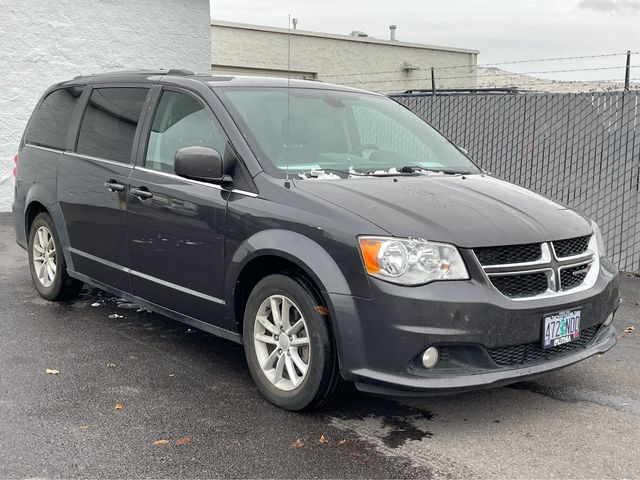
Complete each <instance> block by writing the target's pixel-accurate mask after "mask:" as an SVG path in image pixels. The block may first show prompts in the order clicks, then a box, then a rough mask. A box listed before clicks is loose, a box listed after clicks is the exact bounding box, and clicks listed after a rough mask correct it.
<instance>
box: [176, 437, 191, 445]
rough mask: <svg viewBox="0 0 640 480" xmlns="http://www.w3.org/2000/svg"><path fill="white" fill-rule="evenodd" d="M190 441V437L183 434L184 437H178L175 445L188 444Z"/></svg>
mask: <svg viewBox="0 0 640 480" xmlns="http://www.w3.org/2000/svg"><path fill="white" fill-rule="evenodd" d="M190 443H191V437H189V436H186V435H185V436H184V437H180V438H179V439H178V441H177V442H176V445H178V446H180V447H181V446H183V445H189V444H190Z"/></svg>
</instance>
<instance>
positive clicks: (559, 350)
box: [487, 325, 600, 365]
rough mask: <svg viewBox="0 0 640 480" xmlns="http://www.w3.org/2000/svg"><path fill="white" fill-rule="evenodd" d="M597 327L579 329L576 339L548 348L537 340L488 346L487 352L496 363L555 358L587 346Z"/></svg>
mask: <svg viewBox="0 0 640 480" xmlns="http://www.w3.org/2000/svg"><path fill="white" fill-rule="evenodd" d="M599 328H600V325H594V326H593V327H589V328H585V329H584V330H581V331H580V337H579V338H577V339H576V340H574V341H572V342H569V343H565V344H563V345H558V346H557V347H551V348H548V349H544V348H542V341H539V342H535V343H526V344H522V345H514V346H511V347H501V348H488V349H487V352H489V356H490V357H491V359H492V360H493V361H494V362H496V363H497V364H498V365H524V364H527V363H536V362H544V361H550V360H555V359H556V358H559V357H563V356H565V355H569V354H571V353H574V352H576V351H578V350H581V349H585V348H587V347H588V346H589V344H590V343H591V341H592V340H593V339H594V337H595V336H596V333H598V329H599Z"/></svg>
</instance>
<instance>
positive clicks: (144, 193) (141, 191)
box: [131, 187, 153, 200]
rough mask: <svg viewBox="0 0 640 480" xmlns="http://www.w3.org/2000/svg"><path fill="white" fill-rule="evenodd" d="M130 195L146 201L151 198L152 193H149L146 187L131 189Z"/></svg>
mask: <svg viewBox="0 0 640 480" xmlns="http://www.w3.org/2000/svg"><path fill="white" fill-rule="evenodd" d="M131 195H135V196H136V197H138V198H140V199H142V200H147V199H149V198H151V197H153V193H151V192H150V191H149V189H148V188H147V187H138V188H132V189H131Z"/></svg>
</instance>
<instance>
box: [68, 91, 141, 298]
mask: <svg viewBox="0 0 640 480" xmlns="http://www.w3.org/2000/svg"><path fill="white" fill-rule="evenodd" d="M148 92H149V89H148V88H138V87H107V88H95V89H93V91H92V92H91V94H90V97H89V101H88V104H87V106H86V109H85V111H84V115H83V117H82V123H81V125H80V130H79V133H78V140H77V145H76V148H75V151H73V152H65V153H64V154H63V155H62V156H61V158H60V162H59V166H58V199H59V202H60V208H61V209H62V213H63V215H64V220H65V223H66V225H67V230H68V233H69V243H70V248H69V250H70V253H71V257H72V259H73V268H74V270H75V271H77V272H78V273H81V274H83V275H86V276H88V277H90V278H91V279H93V280H97V281H98V282H100V283H102V284H104V285H108V286H111V287H115V288H117V289H119V290H122V291H125V292H128V291H130V290H131V284H130V282H129V272H128V268H129V253H128V249H127V228H126V200H127V185H128V181H129V174H130V173H131V170H132V168H133V160H132V158H133V155H132V152H133V149H134V143H135V139H136V131H137V128H138V123H139V120H140V115H141V112H142V111H143V106H144V104H145V101H146V99H147V94H148Z"/></svg>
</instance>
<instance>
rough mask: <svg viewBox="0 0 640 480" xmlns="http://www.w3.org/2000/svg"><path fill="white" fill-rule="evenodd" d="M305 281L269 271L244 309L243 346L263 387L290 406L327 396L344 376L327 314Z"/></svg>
mask: <svg viewBox="0 0 640 480" xmlns="http://www.w3.org/2000/svg"><path fill="white" fill-rule="evenodd" d="M317 305H318V302H317V301H316V299H315V297H314V295H313V293H312V292H311V290H310V289H309V288H308V287H307V286H306V285H305V283H304V282H301V281H298V280H296V279H294V278H291V277H289V276H286V275H280V274H278V275H270V276H268V277H265V278H264V279H262V280H261V281H260V282H259V283H258V284H257V285H256V286H255V288H254V289H253V291H252V292H251V295H250V296H249V299H248V301H247V304H246V308H245V313H244V324H243V333H244V347H245V355H246V357H247V364H248V365H249V370H250V371H251V376H252V377H253V380H254V382H255V383H256V385H257V386H258V389H259V390H260V393H261V394H262V395H263V396H264V397H265V398H266V399H267V400H269V401H270V402H271V403H273V404H275V405H277V406H279V407H282V408H284V409H286V410H293V411H298V410H311V409H313V408H317V407H319V406H321V405H323V404H324V403H325V402H327V401H328V400H329V399H330V398H331V397H332V395H333V393H334V391H335V389H336V387H337V385H338V384H339V382H340V380H341V378H340V373H339V369H338V360H337V356H336V351H335V345H334V342H333V338H332V335H331V328H330V325H329V317H328V316H326V315H321V314H320V313H319V311H322V310H321V309H317V308H315V307H317Z"/></svg>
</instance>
